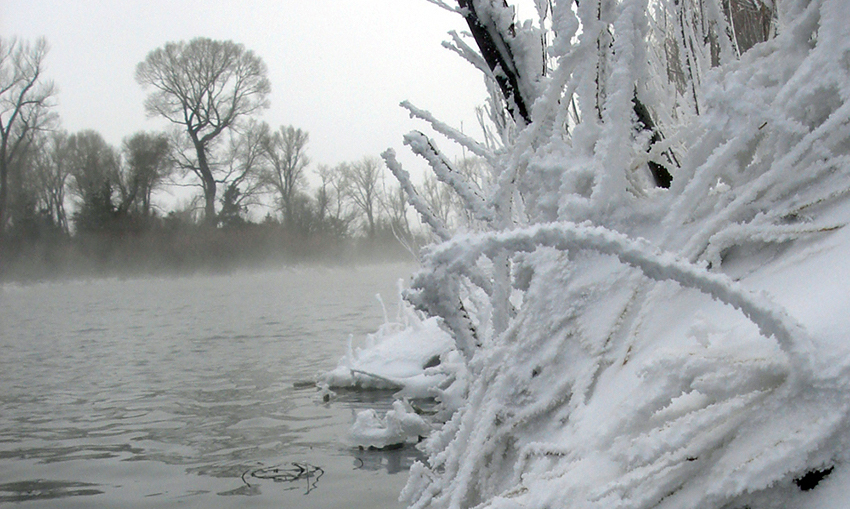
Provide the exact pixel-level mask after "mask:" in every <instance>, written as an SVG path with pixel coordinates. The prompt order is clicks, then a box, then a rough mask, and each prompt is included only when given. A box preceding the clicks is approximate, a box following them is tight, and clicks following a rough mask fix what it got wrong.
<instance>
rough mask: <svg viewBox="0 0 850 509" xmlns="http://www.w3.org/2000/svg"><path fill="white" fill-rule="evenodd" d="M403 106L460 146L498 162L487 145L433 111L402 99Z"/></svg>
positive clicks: (488, 159)
mask: <svg viewBox="0 0 850 509" xmlns="http://www.w3.org/2000/svg"><path fill="white" fill-rule="evenodd" d="M401 107H402V108H404V109H406V110H407V111H409V112H410V116H411V117H416V118H420V119H422V120H424V121H426V122H428V123H429V124H431V127H432V128H433V129H434V130H435V131H437V132H438V133H440V134H442V135H444V136H446V137H447V138H449V139H450V140H453V141H455V142H457V143H458V144H459V145H460V146H462V147H465V148H467V149H469V151H470V152H472V153H473V154H475V155H477V156H481V157H483V158H484V159H486V160H487V162H488V163H490V164H497V163H496V156H495V155H494V154H493V152H492V151H490V150H488V149H487V148H486V147H484V146H483V145H481V144H480V143H478V142H477V141H475V140H474V139H472V138H470V137H469V136H467V135H465V134H463V133H462V132H460V131H458V130H457V129H454V128H452V127H450V126H448V125H447V124H445V123H443V122H440V121H439V120H437V119H436V118H435V117H434V116H433V115H432V114H431V112H429V111H426V110H423V109H419V108H417V107H416V106H413V105H412V104H411V103H410V102H409V101H402V103H401Z"/></svg>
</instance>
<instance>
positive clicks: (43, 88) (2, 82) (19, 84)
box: [0, 37, 55, 233]
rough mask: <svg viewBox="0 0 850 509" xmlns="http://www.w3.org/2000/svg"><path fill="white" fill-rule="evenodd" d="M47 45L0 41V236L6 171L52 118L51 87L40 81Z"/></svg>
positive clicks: (6, 194) (6, 198) (6, 196)
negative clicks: (36, 133)
mask: <svg viewBox="0 0 850 509" xmlns="http://www.w3.org/2000/svg"><path fill="white" fill-rule="evenodd" d="M47 50H48V47H47V41H46V40H45V39H38V40H37V41H36V43H35V44H34V45H30V44H28V43H26V42H22V41H19V40H18V39H14V38H13V39H9V40H7V39H3V38H2V37H0V233H2V231H3V229H4V227H5V225H6V209H7V206H8V201H9V171H10V168H12V163H13V161H14V160H15V158H16V157H19V156H20V155H21V153H22V152H23V150H24V148H25V145H26V144H27V143H29V142H31V141H32V136H33V134H34V133H35V132H37V131H39V130H42V129H45V128H46V127H47V126H48V124H49V123H50V122H51V121H52V120H53V119H54V118H55V117H54V116H53V115H52V114H51V113H50V111H49V109H50V107H51V106H52V104H51V101H50V99H51V98H52V97H53V95H54V93H55V88H54V86H53V83H52V82H50V81H44V80H43V79H42V76H41V74H42V70H43V65H44V57H45V55H47Z"/></svg>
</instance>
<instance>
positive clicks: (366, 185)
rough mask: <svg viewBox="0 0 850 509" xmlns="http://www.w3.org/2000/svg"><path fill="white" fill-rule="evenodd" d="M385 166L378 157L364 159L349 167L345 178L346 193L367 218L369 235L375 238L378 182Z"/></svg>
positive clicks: (346, 169) (344, 175)
mask: <svg viewBox="0 0 850 509" xmlns="http://www.w3.org/2000/svg"><path fill="white" fill-rule="evenodd" d="M382 169H383V164H382V163H381V160H380V159H378V158H376V157H368V156H367V157H364V158H363V159H361V160H360V161H357V162H356V163H353V164H351V165H347V166H346V167H345V169H344V173H343V177H344V178H345V181H346V187H347V189H346V191H347V195H348V197H349V199H350V200H351V202H352V203H353V204H354V206H355V207H356V208H357V209H358V210H359V211H360V212H362V213H363V215H364V216H365V217H366V228H367V234H368V235H369V237H370V238H374V237H375V219H376V218H375V213H376V212H377V211H376V206H377V205H378V192H379V190H380V188H379V187H378V180H379V179H380V178H381V171H382Z"/></svg>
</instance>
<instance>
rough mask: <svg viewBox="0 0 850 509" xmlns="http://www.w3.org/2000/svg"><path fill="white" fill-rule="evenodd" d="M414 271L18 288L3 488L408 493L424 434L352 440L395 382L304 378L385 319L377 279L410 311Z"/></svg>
mask: <svg viewBox="0 0 850 509" xmlns="http://www.w3.org/2000/svg"><path fill="white" fill-rule="evenodd" d="M411 270H412V267H411V266H409V265H401V264H399V265H387V266H372V267H360V268H356V269H341V268H339V269H337V268H310V269H306V268H304V269H292V270H281V271H276V272H262V273H242V274H234V275H226V276H196V277H185V278H177V279H148V280H117V279H110V280H97V281H90V282H63V283H43V284H37V285H30V286H15V285H6V286H4V287H2V288H0V504H2V503H10V502H12V503H15V502H16V503H20V504H21V505H22V506H24V507H63V508H64V507H173V506H177V505H179V506H181V507H212V508H215V507H299V508H301V507H304V508H310V507H317V508H318V507H321V508H330V507H345V508H358V507H363V508H367V507H368V508H376V507H388V508H394V507H401V504H400V503H399V502H397V497H398V493H399V491H400V490H401V488H402V487H403V486H404V483H405V480H406V477H407V472H406V471H407V468H408V467H409V466H410V464H411V463H412V462H413V461H414V459H416V458H418V453H417V452H416V450H415V449H412V448H409V449H403V450H400V451H393V452H369V451H361V450H359V449H358V448H355V447H352V446H351V445H349V444H347V443H346V438H347V431H348V427H349V426H350V424H351V422H352V420H353V415H354V412H356V411H357V410H359V409H362V408H368V407H372V408H379V409H380V408H387V407H388V406H389V403H390V400H389V395H388V394H375V393H348V394H340V396H339V397H338V398H336V399H334V400H332V401H330V402H327V403H326V402H324V401H322V399H321V397H320V395H319V393H318V391H317V389H316V388H315V387H313V386H310V385H309V384H303V383H302V382H304V381H310V380H315V377H316V374H317V373H319V372H322V371H325V370H328V369H331V368H333V367H334V366H335V365H336V362H337V361H338V359H339V358H340V357H341V356H342V355H343V354H344V352H345V349H346V343H347V338H348V336H349V334H353V335H354V337H355V338H362V337H363V336H364V335H365V334H366V333H368V332H372V331H374V330H375V329H376V328H377V327H378V326H379V325H380V324H381V323H382V322H383V319H384V315H383V310H382V308H381V306H380V304H379V303H378V301H377V299H376V298H375V294H376V293H380V294H381V295H382V297H383V300H384V301H385V302H387V303H388V307H389V308H390V309H389V310H388V311H389V312H390V314H393V313H394V312H395V302H396V300H397V299H396V288H397V286H396V285H397V281H398V279H399V278H405V277H406V276H407V275H409V274H410V272H411ZM275 468H277V471H275ZM299 469H302V470H306V471H307V473H305V472H302V471H301V470H299ZM308 473H309V475H308ZM295 474H298V475H295ZM292 477H296V479H295V480H290V479H291V478H292Z"/></svg>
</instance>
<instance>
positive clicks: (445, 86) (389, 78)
mask: <svg viewBox="0 0 850 509" xmlns="http://www.w3.org/2000/svg"><path fill="white" fill-rule="evenodd" d="M464 28H465V26H464V23H463V20H462V19H461V18H460V17H459V16H457V15H455V14H452V13H450V12H447V11H445V10H443V9H440V8H439V7H437V6H435V5H433V4H431V3H429V2H427V1H426V0H214V1H210V0H204V1H198V0H192V1H188V0H167V1H166V0H0V34H2V36H3V37H7V38H8V37H11V36H18V37H21V38H24V39H27V40H31V41H32V40H35V38H36V37H39V36H45V37H46V38H47V41H48V43H49V44H50V48H51V49H50V53H49V54H48V58H47V68H46V76H47V77H48V78H50V79H52V80H53V81H54V82H55V83H56V85H57V86H58V88H59V94H58V97H57V99H58V112H59V115H60V116H61V118H62V124H63V127H64V128H65V129H67V130H68V131H70V132H76V131H79V130H81V129H94V130H96V131H98V132H100V133H101V134H102V135H103V136H104V138H105V139H106V140H107V142H109V143H111V144H113V145H115V146H118V145H119V144H120V143H121V141H122V140H123V139H124V138H125V137H126V136H128V135H130V134H133V133H135V132H137V131H140V130H156V129H161V128H163V127H165V124H164V123H163V122H162V121H161V120H159V119H148V118H146V116H145V112H144V108H143V102H144V98H145V91H144V90H143V89H142V88H141V87H140V86H139V85H138V84H137V83H136V82H135V80H134V73H135V67H136V64H137V63H138V62H140V61H142V60H143V59H144V58H145V56H146V55H147V53H148V52H149V51H151V50H153V49H155V48H158V47H160V46H162V45H163V44H164V43H166V42H169V41H179V40H189V39H191V38H193V37H198V36H204V37H210V38H213V39H221V40H224V39H230V40H233V41H235V42H238V43H241V44H243V45H244V46H245V47H246V48H248V49H251V50H253V51H254V52H255V53H256V54H257V55H259V56H260V57H261V58H262V59H263V60H264V61H265V63H266V65H267V66H268V71H269V78H270V80H271V84H272V94H271V97H270V99H271V108H270V109H269V110H267V111H266V112H265V113H264V114H263V115H262V116H261V119H263V120H265V121H266V122H268V123H269V124H270V125H271V126H272V128H276V127H277V126H280V125H293V126H296V127H300V128H303V129H305V130H307V131H308V132H309V134H310V143H309V145H308V155H309V156H310V157H311V159H312V160H313V161H314V163H318V164H328V165H335V164H337V163H340V162H344V161H353V160H357V159H359V158H361V157H362V156H364V155H375V156H377V155H378V154H379V153H380V152H382V151H383V150H385V149H386V148H388V147H393V148H395V149H396V151H397V152H399V153H400V155H401V154H402V153H407V150H406V149H405V148H404V146H403V145H402V136H403V135H404V134H405V133H407V132H408V131H410V130H413V129H421V130H425V128H426V126H425V124H424V123H422V122H421V121H418V120H413V119H410V118H409V117H408V115H406V113H405V111H404V110H402V109H401V108H400V107H399V106H398V103H399V102H400V101H402V100H405V99H408V100H410V101H411V102H413V103H414V104H415V105H417V106H419V107H421V108H424V109H428V110H430V111H432V112H433V113H435V114H436V115H437V116H438V118H440V119H441V120H444V121H446V122H447V123H449V124H451V125H454V126H456V127H461V123H462V124H463V128H464V131H466V132H467V133H470V134H473V135H474V136H476V137H477V136H478V135H479V133H480V129H479V128H478V126H477V123H476V121H475V111H474V108H475V106H477V105H479V104H480V103H482V102H483V98H484V95H485V94H484V85H483V81H482V79H481V78H480V75H479V74H478V73H477V72H476V71H474V70H473V69H472V68H471V66H469V65H468V64H466V63H465V62H463V61H462V60H461V59H460V58H459V57H457V56H455V55H454V54H453V53H451V52H449V51H448V50H446V49H444V48H442V47H441V46H440V43H441V42H442V41H443V40H445V39H446V38H447V35H446V32H447V31H449V30H452V29H455V30H463V29H464ZM443 145H446V144H445V143H443ZM401 161H402V163H403V164H405V165H406V167H407V169H410V170H413V171H414V172H415V171H416V170H417V168H423V167H424V166H425V164H424V162H419V161H418V160H417V159H416V158H415V157H413V156H412V155H404V156H402V158H401ZM311 166H312V167H313V168H315V164H313V165H311Z"/></svg>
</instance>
